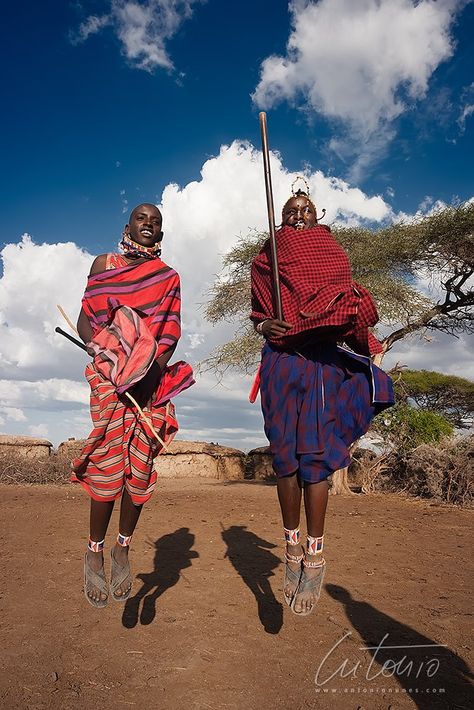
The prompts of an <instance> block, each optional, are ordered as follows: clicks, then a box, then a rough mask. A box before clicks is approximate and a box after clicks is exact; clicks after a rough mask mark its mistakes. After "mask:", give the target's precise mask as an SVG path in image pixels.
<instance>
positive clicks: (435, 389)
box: [395, 370, 474, 429]
mask: <svg viewBox="0 0 474 710" xmlns="http://www.w3.org/2000/svg"><path fill="white" fill-rule="evenodd" d="M395 389H396V394H397V400H398V401H403V402H407V403H411V402H413V403H414V404H415V405H416V406H417V407H418V408H421V409H429V410H431V411H432V412H437V413H438V414H442V415H443V416H444V417H445V418H446V419H447V420H448V421H450V422H451V424H453V425H454V426H455V427H458V428H466V429H467V428H469V426H471V425H472V422H473V418H474V382H472V381H471V380H466V379H464V378H462V377H455V376H454V375H445V374H442V373H441V372H431V371H428V370H402V371H401V373H400V377H399V378H398V380H397V382H396V385H395Z"/></svg>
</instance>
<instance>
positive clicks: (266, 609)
mask: <svg viewBox="0 0 474 710" xmlns="http://www.w3.org/2000/svg"><path fill="white" fill-rule="evenodd" d="M221 534H222V539H223V540H224V542H225V544H226V545H227V551H226V555H225V556H226V557H228V558H229V561H230V562H231V564H232V565H233V567H234V569H235V570H236V571H237V572H238V574H239V575H240V577H241V578H242V579H243V581H244V582H245V584H246V585H247V587H248V588H249V589H250V591H251V592H252V594H253V595H254V597H255V599H256V602H257V609H258V616H259V619H260V621H261V623H262V626H263V628H264V629H265V631H266V632H267V633H269V634H277V633H278V632H279V631H280V629H281V627H282V625H283V608H282V605H281V604H280V603H279V602H278V601H277V600H276V598H275V595H274V594H273V591H272V588H271V586H270V581H269V578H270V577H273V576H274V572H273V570H274V569H275V568H276V567H278V565H279V564H280V559H279V558H278V557H276V556H275V555H274V554H273V553H272V552H270V550H271V549H273V548H275V547H277V546H276V545H274V544H273V543H272V542H268V541H267V540H264V539H263V538H261V537H258V535H255V533H253V532H250V530H247V526H246V525H231V526H230V527H229V528H227V529H226V528H224V527H223V528H222V533H221Z"/></svg>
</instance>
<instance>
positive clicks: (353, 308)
mask: <svg viewBox="0 0 474 710" xmlns="http://www.w3.org/2000/svg"><path fill="white" fill-rule="evenodd" d="M277 251H278V267H279V274H280V286H281V299H282V308H283V319H284V320H286V321H288V322H289V323H291V324H292V325H293V327H292V329H291V330H289V331H288V333H287V334H286V335H285V336H284V337H282V338H279V339H273V340H272V342H273V343H274V344H276V345H278V346H280V347H296V346H297V345H298V344H301V343H308V342H316V341H320V340H332V341H335V340H337V341H342V340H344V341H345V342H346V343H347V345H349V347H351V348H352V349H353V350H355V351H356V352H360V353H363V354H375V353H378V352H381V351H382V347H381V345H380V343H379V341H378V340H377V339H376V338H375V337H374V336H373V335H372V333H370V331H369V328H370V327H371V326H374V325H375V324H376V323H377V321H378V314H377V309H376V306H375V303H374V300H373V298H372V296H371V295H370V293H369V291H367V289H366V288H364V287H363V286H361V285H360V284H358V283H356V282H355V281H353V280H352V273H351V266H350V262H349V259H348V257H347V254H346V253H345V252H344V250H343V249H342V247H341V246H340V245H339V244H338V243H337V241H336V240H335V239H334V237H333V236H332V235H331V232H330V229H329V228H328V227H325V226H322V225H317V226H316V227H313V228H312V229H305V230H302V231H296V230H295V229H293V228H292V227H283V228H282V229H280V230H279V231H278V232H277ZM274 317H275V316H274V308H273V279H272V269H271V256H270V240H267V241H266V242H265V244H264V245H263V247H262V249H261V250H260V253H259V254H258V255H257V256H256V257H255V259H254V261H253V263H252V312H251V314H250V318H251V319H252V320H254V321H256V322H259V321H262V320H265V319H266V318H274Z"/></svg>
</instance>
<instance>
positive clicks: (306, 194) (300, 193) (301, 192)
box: [281, 175, 326, 222]
mask: <svg viewBox="0 0 474 710" xmlns="http://www.w3.org/2000/svg"><path fill="white" fill-rule="evenodd" d="M298 180H302V181H303V182H304V184H305V188H306V189H305V190H302V189H301V188H298V190H295V185H296V183H297V182H298ZM294 197H306V199H307V200H308V202H309V203H310V204H311V205H312V207H313V209H314V214H315V216H316V222H319V220H320V219H323V217H324V215H325V214H326V209H323V210H322V213H321V216H320V217H318V212H317V209H316V205H315V204H314V202H313V200H312V199H311V198H310V196H309V185H308V182H307V180H306V178H304V177H303V176H302V175H297V176H296V178H295V179H294V180H293V182H292V183H291V197H289V198H288V199H287V201H286V202H285V204H284V205H283V209H282V211H281V216H282V218H283V213H284V211H285V207H286V206H287V204H288V202H289V201H290V200H292V199H293V198H294Z"/></svg>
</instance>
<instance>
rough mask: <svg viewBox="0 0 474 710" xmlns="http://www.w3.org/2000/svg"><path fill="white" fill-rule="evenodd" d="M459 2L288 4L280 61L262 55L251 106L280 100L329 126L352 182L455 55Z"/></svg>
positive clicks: (297, 0)
mask: <svg viewBox="0 0 474 710" xmlns="http://www.w3.org/2000/svg"><path fill="white" fill-rule="evenodd" d="M463 4H464V3H463V2H461V0H443V2H433V0H419V1H418V2H414V1H413V0H357V2H354V0H319V2H314V0H292V1H291V2H290V3H289V10H290V14H291V25H292V27H291V32H290V36H289V39H288V43H287V48H286V54H285V55H284V56H276V55H273V56H270V57H267V58H266V59H265V60H264V61H263V62H262V66H261V75H260V81H259V83H258V85H257V87H256V89H255V91H254V93H253V100H254V102H255V103H256V105H257V106H259V107H261V108H263V109H270V108H273V107H274V106H276V105H277V104H278V103H280V102H282V101H288V102H290V103H292V104H296V105H299V106H303V107H304V108H305V109H306V110H307V111H309V112H310V113H312V112H316V113H318V114H320V115H322V116H324V117H325V118H327V119H329V120H331V121H332V122H333V128H334V130H336V131H337V129H339V131H338V133H336V135H335V136H334V137H333V139H332V141H331V142H330V147H331V148H332V149H333V150H334V151H335V152H336V153H337V154H339V155H340V157H341V158H343V159H344V158H345V159H348V158H350V157H353V156H354V155H357V156H358V158H357V161H356V162H355V164H354V166H353V169H352V172H351V179H353V180H357V178H358V177H359V176H360V174H361V172H362V171H363V170H364V169H366V168H367V167H368V166H369V165H370V164H371V163H372V162H373V161H374V160H375V159H376V157H377V156H380V155H381V154H382V153H383V152H384V150H385V148H386V145H387V142H388V141H390V139H391V138H392V137H393V135H394V127H393V121H394V120H395V119H396V118H397V117H398V116H400V115H401V114H402V113H403V112H404V111H406V110H407V109H408V108H410V107H411V106H413V105H414V103H415V102H416V100H418V99H422V98H424V97H425V95H426V92H427V90H428V85H429V80H430V77H431V76H432V74H433V72H434V71H435V69H436V68H437V67H438V66H439V65H440V63H441V62H443V61H445V60H446V59H448V58H449V57H450V56H451V55H452V54H453V52H454V40H453V37H452V34H451V28H452V25H453V22H454V19H455V17H456V13H457V11H458V9H459V8H461V7H462V6H463Z"/></svg>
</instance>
